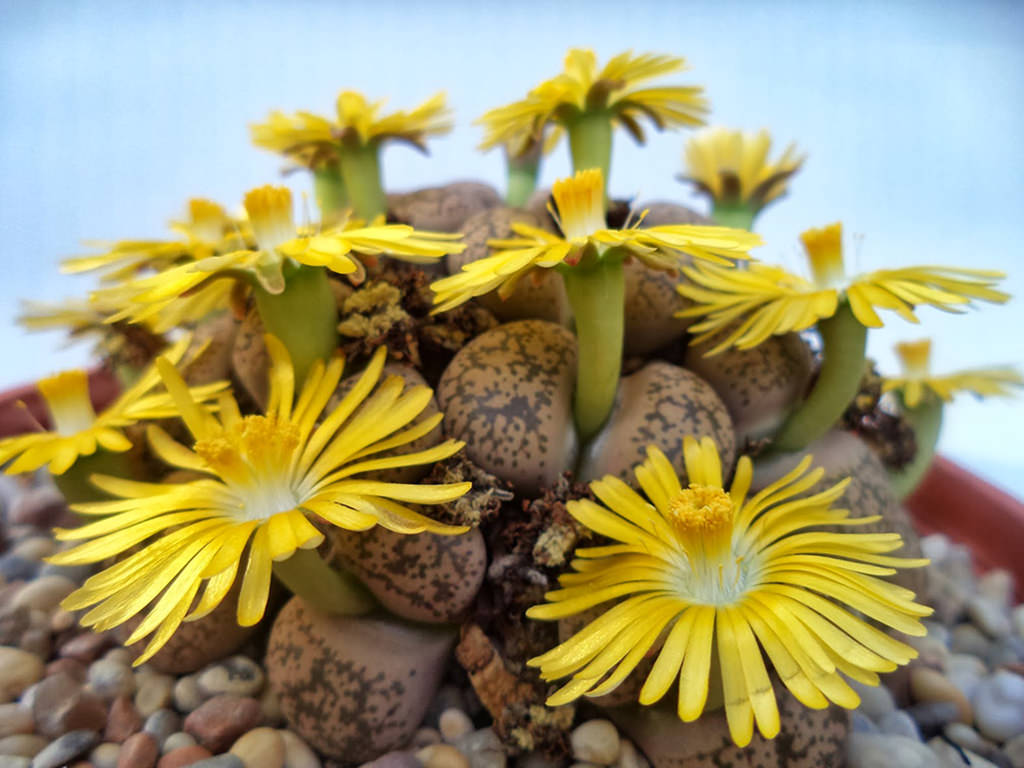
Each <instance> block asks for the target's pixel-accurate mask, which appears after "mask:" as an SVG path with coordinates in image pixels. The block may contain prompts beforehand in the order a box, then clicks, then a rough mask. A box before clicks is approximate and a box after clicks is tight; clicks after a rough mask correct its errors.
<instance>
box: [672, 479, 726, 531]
mask: <svg viewBox="0 0 1024 768" xmlns="http://www.w3.org/2000/svg"><path fill="white" fill-rule="evenodd" d="M668 513H669V519H670V520H671V521H672V523H673V524H674V526H675V528H676V530H677V531H679V532H680V533H682V534H685V535H694V534H697V535H702V534H713V533H717V532H719V531H721V530H723V529H725V528H729V527H731V525H732V499H731V498H730V497H729V494H728V493H726V492H725V491H724V490H722V489H721V488H709V487H707V486H703V485H696V484H693V483H691V484H690V487H689V488H685V489H683V490H682V491H680V492H679V495H678V496H676V497H675V498H674V499H672V501H670V502H669V505H668Z"/></svg>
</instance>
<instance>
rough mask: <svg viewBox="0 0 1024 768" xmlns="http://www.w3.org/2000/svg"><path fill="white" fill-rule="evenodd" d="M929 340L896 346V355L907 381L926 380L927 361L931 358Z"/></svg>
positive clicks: (908, 342) (930, 343)
mask: <svg viewBox="0 0 1024 768" xmlns="http://www.w3.org/2000/svg"><path fill="white" fill-rule="evenodd" d="M931 351H932V342H931V339H921V340H920V341H906V342H903V343H901V344H897V345H896V354H897V355H899V358H900V363H901V364H902V365H903V373H904V374H905V375H906V377H907V378H909V379H926V378H928V370H929V366H928V360H929V358H930V357H931Z"/></svg>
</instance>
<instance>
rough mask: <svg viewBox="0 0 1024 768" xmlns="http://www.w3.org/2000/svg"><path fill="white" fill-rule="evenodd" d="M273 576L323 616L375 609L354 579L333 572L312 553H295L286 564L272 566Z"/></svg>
mask: <svg viewBox="0 0 1024 768" xmlns="http://www.w3.org/2000/svg"><path fill="white" fill-rule="evenodd" d="M274 575H275V576H277V578H278V579H280V580H281V581H282V582H283V583H284V585H285V586H286V587H288V589H289V591H291V593H292V594H293V595H298V596H299V597H301V598H302V599H303V600H305V601H306V602H307V603H309V604H310V605H312V606H313V607H315V608H316V609H317V610H319V611H321V612H323V613H327V614H335V615H341V616H361V615H362V614H365V613H369V612H370V611H372V610H373V609H374V608H376V607H377V601H376V600H374V599H373V596H372V595H371V594H370V593H369V591H367V589H366V587H364V586H363V585H362V584H361V583H360V582H359V580H358V579H356V577H355V576H353V575H352V574H350V573H340V572H338V571H336V570H334V569H333V568H331V566H329V565H328V564H327V563H325V562H324V560H323V558H322V557H320V555H318V554H317V553H316V551H315V550H310V549H297V550H295V554H294V555H292V556H291V557H289V558H288V559H287V560H284V561H282V562H280V563H274Z"/></svg>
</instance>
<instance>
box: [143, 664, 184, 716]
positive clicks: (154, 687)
mask: <svg viewBox="0 0 1024 768" xmlns="http://www.w3.org/2000/svg"><path fill="white" fill-rule="evenodd" d="M136 681H137V684H138V690H136V691H135V708H136V709H137V710H139V714H140V715H142V716H143V717H149V716H150V715H152V714H153V713H154V712H156V711H157V710H158V709H163V708H164V707H169V706H170V705H171V700H172V698H173V694H174V683H175V680H174V678H173V677H171V676H170V675H161V674H149V675H145V676H144V677H142V678H141V679H139V678H138V676H136Z"/></svg>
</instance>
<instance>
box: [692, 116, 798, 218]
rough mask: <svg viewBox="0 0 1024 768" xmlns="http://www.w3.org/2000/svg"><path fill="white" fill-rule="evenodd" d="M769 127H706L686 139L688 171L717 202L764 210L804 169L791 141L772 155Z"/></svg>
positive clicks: (705, 192)
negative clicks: (778, 154) (744, 129)
mask: <svg viewBox="0 0 1024 768" xmlns="http://www.w3.org/2000/svg"><path fill="white" fill-rule="evenodd" d="M771 145H772V139H771V136H770V135H769V134H768V131H764V130H762V131H758V132H757V133H754V134H750V133H743V132H742V131H732V130H729V129H727V128H711V129H709V130H707V131H702V132H701V133H699V134H697V135H696V136H694V137H693V138H691V139H690V140H689V141H688V142H687V143H686V151H685V155H684V157H685V160H686V166H687V167H686V173H685V174H684V175H683V176H682V177H681V178H682V179H683V180H685V181H690V182H693V184H694V185H696V187H697V188H698V189H699V190H700V191H701V192H703V193H704V194H706V195H707V196H708V197H710V198H711V199H712V200H713V201H714V203H715V204H716V205H726V206H729V205H741V204H742V205H748V206H750V207H752V208H753V209H754V210H760V209H761V208H763V207H764V206H766V205H767V204H768V203H770V202H772V201H773V200H775V199H777V198H778V197H781V196H782V195H784V194H786V183H787V182H788V181H789V178H790V177H791V176H792V175H793V174H794V173H796V172H797V171H798V170H800V166H801V165H802V164H803V161H804V156H803V155H799V154H797V151H796V145H795V144H790V145H789V146H788V147H787V148H786V150H785V152H783V153H782V156H781V157H778V158H776V159H775V160H769V159H768V153H769V152H770V151H771Z"/></svg>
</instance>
